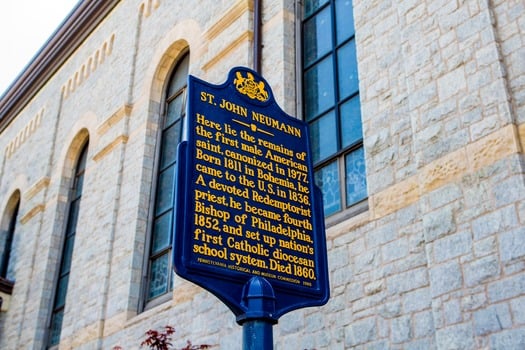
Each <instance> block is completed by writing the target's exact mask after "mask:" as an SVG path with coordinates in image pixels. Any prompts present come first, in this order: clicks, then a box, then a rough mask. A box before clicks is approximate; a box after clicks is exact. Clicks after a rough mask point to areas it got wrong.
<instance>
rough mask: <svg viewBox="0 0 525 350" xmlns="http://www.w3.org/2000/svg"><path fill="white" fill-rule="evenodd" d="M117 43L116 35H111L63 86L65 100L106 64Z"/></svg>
mask: <svg viewBox="0 0 525 350" xmlns="http://www.w3.org/2000/svg"><path fill="white" fill-rule="evenodd" d="M114 42H115V34H111V36H110V37H109V39H107V40H106V41H104V43H102V45H101V47H100V48H99V49H98V50H96V51H95V53H93V54H92V55H91V56H90V57H89V58H88V59H87V61H86V62H85V63H84V64H82V65H81V66H80V68H79V69H77V71H76V72H75V73H74V74H73V75H72V76H71V77H70V78H69V80H68V81H67V83H66V84H64V85H63V86H62V96H63V97H64V99H66V98H68V96H69V95H71V93H73V92H74V91H75V90H76V88H77V87H78V86H80V85H81V84H82V83H83V82H84V81H86V80H87V79H88V78H89V76H90V74H91V73H92V72H94V71H95V70H97V68H98V67H99V66H100V65H101V64H102V63H104V61H105V60H106V58H107V57H108V56H109V55H111V53H112V52H113V43H114Z"/></svg>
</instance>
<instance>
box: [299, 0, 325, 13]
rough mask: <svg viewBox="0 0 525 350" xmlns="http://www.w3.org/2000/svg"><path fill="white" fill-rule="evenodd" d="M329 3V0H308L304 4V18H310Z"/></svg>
mask: <svg viewBox="0 0 525 350" xmlns="http://www.w3.org/2000/svg"><path fill="white" fill-rule="evenodd" d="M327 2H328V0H306V1H305V3H304V16H305V17H308V16H309V15H311V14H312V13H313V12H315V11H316V10H317V9H318V8H320V7H321V6H322V5H324V4H326V3H327Z"/></svg>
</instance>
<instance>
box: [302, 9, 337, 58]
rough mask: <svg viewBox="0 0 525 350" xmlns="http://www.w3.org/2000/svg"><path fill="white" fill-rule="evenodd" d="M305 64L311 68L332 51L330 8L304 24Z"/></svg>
mask: <svg viewBox="0 0 525 350" xmlns="http://www.w3.org/2000/svg"><path fill="white" fill-rule="evenodd" d="M303 30H304V51H303V52H304V64H305V66H309V65H310V64H311V63H313V62H314V61H315V60H317V59H318V58H319V57H321V56H323V55H324V54H326V53H327V52H328V51H330V50H331V49H332V20H331V15H330V7H327V8H326V9H324V10H323V11H321V12H319V13H318V14H317V15H316V16H315V17H312V18H311V19H309V20H308V21H306V22H305V23H304V29H303Z"/></svg>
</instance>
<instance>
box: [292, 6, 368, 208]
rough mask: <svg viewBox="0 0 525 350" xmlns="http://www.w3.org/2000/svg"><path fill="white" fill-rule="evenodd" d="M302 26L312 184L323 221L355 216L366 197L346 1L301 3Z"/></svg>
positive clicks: (350, 23)
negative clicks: (320, 197) (345, 214)
mask: <svg viewBox="0 0 525 350" xmlns="http://www.w3.org/2000/svg"><path fill="white" fill-rule="evenodd" d="M302 25H303V27H302V29H303V55H302V58H303V87H304V89H303V101H304V119H305V120H306V121H307V122H308V124H309V126H310V141H311V144H312V155H313V160H314V168H315V182H316V184H317V185H318V186H319V187H320V188H321V190H322V192H323V202H324V211H325V215H326V216H330V215H333V214H336V213H338V212H341V211H345V210H348V211H350V212H354V213H357V212H359V211H362V210H364V209H366V201H365V199H366V198H367V196H368V194H367V188H366V169H365V155H364V149H363V132H362V122H361V105H360V101H359V79H358V72H357V58H356V45H355V30H354V19H353V8H352V1H346V0H306V1H305V2H304V8H303V23H302ZM362 204H365V205H362Z"/></svg>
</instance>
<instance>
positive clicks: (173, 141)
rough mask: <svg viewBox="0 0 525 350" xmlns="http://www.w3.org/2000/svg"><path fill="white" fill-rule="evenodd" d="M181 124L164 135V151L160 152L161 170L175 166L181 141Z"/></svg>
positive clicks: (174, 126) (171, 127)
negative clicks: (171, 165) (168, 166)
mask: <svg viewBox="0 0 525 350" xmlns="http://www.w3.org/2000/svg"><path fill="white" fill-rule="evenodd" d="M180 131H181V130H180V123H178V122H177V123H175V124H173V125H172V126H170V127H169V128H168V129H166V130H164V132H163V133H162V150H161V151H160V168H161V169H164V167H165V166H167V165H170V164H173V162H175V160H176V157H177V146H178V144H179V141H180Z"/></svg>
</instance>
